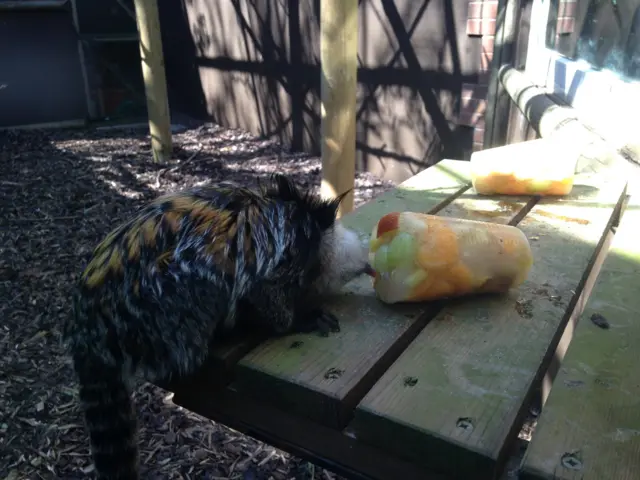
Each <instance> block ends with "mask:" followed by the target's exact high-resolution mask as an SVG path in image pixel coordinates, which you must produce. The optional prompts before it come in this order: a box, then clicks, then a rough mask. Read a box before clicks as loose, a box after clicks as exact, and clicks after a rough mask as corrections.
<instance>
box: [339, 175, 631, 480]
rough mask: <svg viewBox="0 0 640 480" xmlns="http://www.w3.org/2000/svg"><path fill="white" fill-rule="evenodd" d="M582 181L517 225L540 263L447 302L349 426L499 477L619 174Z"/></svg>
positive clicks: (479, 474)
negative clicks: (486, 290) (492, 287)
mask: <svg viewBox="0 0 640 480" xmlns="http://www.w3.org/2000/svg"><path fill="white" fill-rule="evenodd" d="M576 181H577V182H578V183H582V184H579V185H577V186H576V187H575V188H574V191H573V192H572V195H571V196H570V197H565V198H561V199H554V198H544V199H541V200H540V201H539V202H538V203H537V204H536V205H535V206H534V207H533V208H532V209H531V211H530V212H529V213H528V214H527V215H526V217H525V218H524V219H523V220H522V221H521V222H520V223H519V224H518V227H519V228H520V229H521V230H523V231H524V232H525V234H526V235H527V237H528V238H529V239H530V242H531V248H532V251H533V255H534V264H533V267H532V269H531V272H530V275H529V278H528V279H527V281H526V282H525V283H524V284H523V285H521V286H520V287H519V288H517V289H513V290H512V291H511V292H509V293H508V294H506V295H499V296H497V295H496V296H484V297H476V298H467V299H459V300H457V301H452V302H449V303H448V305H447V306H446V307H445V308H444V309H443V311H441V312H440V314H439V315H438V316H437V317H436V318H435V319H434V320H433V321H431V322H430V323H429V324H428V325H427V326H426V327H425V328H424V330H422V332H421V333H420V334H419V335H418V336H417V338H416V339H415V340H414V341H413V342H412V343H411V344H410V346H409V347H408V348H407V349H406V350H405V351H404V352H403V354H402V355H401V356H400V357H399V358H398V360H397V361H396V362H395V363H394V364H393V365H392V366H391V367H390V368H389V369H388V370H387V372H386V373H385V374H384V376H383V377H382V378H381V379H380V380H379V381H378V382H377V383H376V384H375V386H374V387H373V388H372V389H371V390H370V391H369V393H368V394H367V395H366V397H365V398H364V399H363V400H362V402H361V403H360V404H359V405H358V407H357V410H356V413H355V418H354V420H353V422H351V424H350V425H349V427H348V429H347V430H348V431H350V432H351V433H352V434H354V435H356V437H357V438H358V439H359V440H361V441H363V442H366V443H370V444H373V445H375V446H378V447H380V448H382V449H388V450H391V451H393V452H394V453H396V454H397V455H399V456H401V457H404V458H407V459H411V460H413V461H415V462H417V463H420V464H424V465H425V466H427V467H428V468H430V469H433V470H435V471H442V472H444V473H446V474H448V475H451V476H452V477H454V478H474V479H479V478H493V476H494V475H495V474H496V472H498V471H500V470H501V468H502V466H503V462H504V460H505V459H506V458H505V456H506V455H505V454H506V453H507V451H506V447H505V446H506V445H508V444H509V442H510V441H512V440H513V439H515V436H516V435H517V432H518V429H519V428H518V427H519V425H518V421H519V418H520V416H521V415H522V413H523V404H524V402H525V400H526V399H527V398H528V397H529V395H530V392H531V390H532V386H533V385H534V384H535V383H536V378H537V377H538V376H539V375H540V374H541V372H542V371H543V370H542V367H541V365H543V364H544V363H546V362H548V359H549V358H548V357H549V352H550V351H554V350H555V347H553V350H550V348H551V347H550V344H552V343H553V342H556V343H557V340H558V338H557V335H558V330H559V326H560V325H561V324H562V323H563V322H564V321H566V319H567V318H568V313H567V312H568V311H569V310H570V309H571V304H573V303H574V302H575V300H573V299H572V297H573V296H574V294H575V292H576V291H578V293H579V290H580V288H581V283H582V281H583V280H582V279H583V275H584V273H585V270H587V269H588V267H589V265H590V263H591V261H592V256H594V253H595V251H596V250H597V246H598V245H599V244H600V242H601V239H602V238H603V235H604V233H605V232H606V231H607V228H608V225H609V224H610V222H611V220H612V217H613V216H614V210H615V207H616V205H617V202H618V201H619V200H620V199H621V196H622V192H623V190H624V188H623V187H624V185H623V183H622V182H616V183H615V184H605V185H602V188H601V189H598V188H596V187H595V185H594V184H592V185H591V186H590V185H589V184H587V181H588V179H585V178H582V179H577V180H576Z"/></svg>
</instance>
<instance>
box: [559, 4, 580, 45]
mask: <svg viewBox="0 0 640 480" xmlns="http://www.w3.org/2000/svg"><path fill="white" fill-rule="evenodd" d="M577 7H578V0H560V1H559V3H558V20H557V22H556V42H557V41H558V40H559V39H560V38H561V37H562V36H563V35H568V34H570V33H573V30H574V29H575V27H576V11H577V9H578V8H577Z"/></svg>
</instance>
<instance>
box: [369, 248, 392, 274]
mask: <svg viewBox="0 0 640 480" xmlns="http://www.w3.org/2000/svg"><path fill="white" fill-rule="evenodd" d="M388 257H389V246H388V245H382V246H380V248H378V251H377V252H376V256H375V259H374V262H373V268H374V270H376V271H377V272H388V271H389V258H388Z"/></svg>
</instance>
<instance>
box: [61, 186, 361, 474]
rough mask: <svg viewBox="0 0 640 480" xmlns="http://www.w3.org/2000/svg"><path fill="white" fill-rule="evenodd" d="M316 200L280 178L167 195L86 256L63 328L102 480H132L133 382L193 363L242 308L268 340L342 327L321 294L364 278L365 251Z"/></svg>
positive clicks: (332, 205) (331, 208)
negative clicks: (268, 333) (262, 184)
mask: <svg viewBox="0 0 640 480" xmlns="http://www.w3.org/2000/svg"><path fill="white" fill-rule="evenodd" d="M341 198H342V197H340V198H338V199H336V200H327V201H325V200H322V199H320V198H319V197H317V196H314V195H311V194H309V193H304V192H301V191H300V190H298V188H296V186H295V185H294V184H293V183H292V182H291V181H290V180H289V179H288V178H286V177H284V176H282V175H276V176H274V177H273V178H272V181H271V183H270V185H269V186H268V188H264V189H261V190H259V191H253V190H249V189H246V188H240V187H235V186H231V185H220V186H217V187H201V188H193V189H190V190H187V191H183V192H179V193H173V194H169V195H165V196H162V197H160V198H158V199H157V200H155V201H153V202H152V203H151V204H149V205H147V206H146V207H144V208H143V209H142V210H141V211H140V212H139V213H138V215H137V216H136V217H135V218H134V219H132V220H130V221H129V222H127V223H125V224H124V225H122V226H120V227H119V228H117V229H115V230H114V231H113V232H112V233H110V234H109V235H108V236H107V237H106V238H105V239H104V241H103V242H102V243H100V244H99V245H98V247H97V248H96V249H95V251H94V252H93V256H92V259H91V261H90V263H89V264H88V266H87V267H86V269H85V270H84V272H83V274H82V276H81V279H80V281H79V285H78V288H77V291H76V293H75V296H74V304H73V308H74V315H73V316H72V317H71V319H70V321H69V322H68V324H67V325H65V328H64V339H65V342H66V343H67V345H68V349H69V352H70V354H71V357H72V359H73V365H74V368H75V371H76V374H77V377H78V381H79V386H80V401H81V404H82V408H83V411H84V415H85V420H86V424H87V428H88V430H89V433H90V438H91V447H92V455H93V460H94V464H95V468H96V472H97V475H98V478H99V479H101V480H107V479H108V480H116V479H118V480H124V479H130V480H133V479H138V475H139V474H138V449H137V436H136V419H135V415H134V411H133V407H132V402H131V399H130V394H131V393H132V386H133V378H134V376H135V375H136V374H137V373H140V374H142V375H143V376H144V377H145V378H146V379H147V380H148V381H151V382H154V381H158V380H167V379H169V378H171V376H173V375H184V374H188V373H190V372H192V371H193V370H194V369H195V368H197V367H198V366H199V365H201V363H202V362H203V360H204V359H205V357H206V356H207V353H208V345H209V343H210V341H211V339H212V337H213V336H214V333H215V332H216V330H217V329H219V328H224V329H230V328H232V327H233V326H234V324H235V318H236V313H237V310H238V309H239V308H242V309H243V312H244V311H245V309H247V308H248V310H249V311H251V312H252V315H251V316H248V317H247V318H248V319H249V320H248V321H249V322H250V323H253V322H255V326H256V327H258V326H260V325H261V326H262V327H267V328H270V329H271V330H272V331H273V332H274V333H277V334H284V333H287V332H292V331H311V330H313V329H314V328H320V329H321V330H323V331H326V330H327V329H332V330H339V328H338V325H337V320H336V319H335V317H333V316H332V315H331V314H327V313H325V312H323V311H322V310H320V309H319V308H318V306H317V305H318V302H317V301H315V300H316V299H317V298H318V297H319V296H320V295H322V294H324V293H329V292H331V291H332V290H336V289H339V288H340V287H341V286H342V285H344V284H345V283H346V282H348V281H350V280H351V279H353V278H354V277H356V276H357V275H360V274H362V273H371V268H370V267H369V264H368V262H367V249H366V246H365V245H364V244H363V243H361V242H360V240H359V239H358V237H357V235H356V234H355V233H354V232H353V231H350V230H347V229H346V228H344V227H343V226H341V225H340V224H339V223H338V222H336V212H337V207H338V205H339V203H340V200H341Z"/></svg>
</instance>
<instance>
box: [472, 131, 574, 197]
mask: <svg viewBox="0 0 640 480" xmlns="http://www.w3.org/2000/svg"><path fill="white" fill-rule="evenodd" d="M576 160H577V157H576V155H575V152H573V151H572V150H571V146H569V147H567V146H566V145H563V144H559V143H558V142H553V141H550V140H547V139H539V140H533V141H530V142H522V143H516V144H510V145H505V146H503V147H498V148H491V149H487V150H481V151H478V152H474V153H473V155H472V156H471V161H470V167H471V182H472V184H473V188H474V189H475V191H476V193H479V194H481V195H541V196H546V195H568V194H569V193H571V190H572V189H573V179H574V171H575V165H576Z"/></svg>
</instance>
